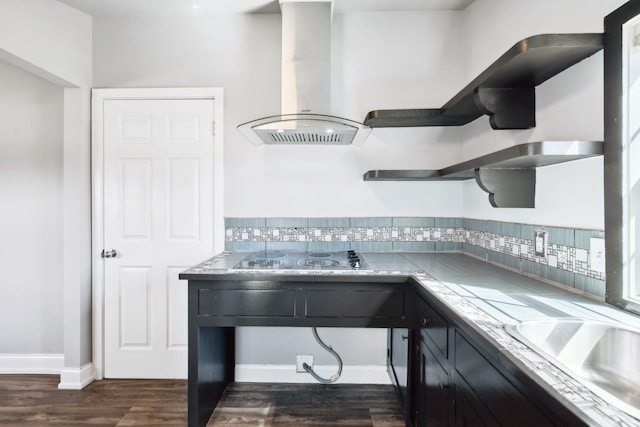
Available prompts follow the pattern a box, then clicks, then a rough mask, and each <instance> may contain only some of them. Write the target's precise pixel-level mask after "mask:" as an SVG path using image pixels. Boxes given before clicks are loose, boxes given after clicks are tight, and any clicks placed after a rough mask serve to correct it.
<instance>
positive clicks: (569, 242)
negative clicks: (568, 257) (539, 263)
mask: <svg viewBox="0 0 640 427" xmlns="http://www.w3.org/2000/svg"><path fill="white" fill-rule="evenodd" d="M545 230H547V231H548V232H549V244H550V245H560V246H573V244H574V242H575V239H574V235H575V231H574V230H573V228H558V227H545Z"/></svg>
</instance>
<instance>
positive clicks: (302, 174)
mask: <svg viewBox="0 0 640 427" xmlns="http://www.w3.org/2000/svg"><path fill="white" fill-rule="evenodd" d="M459 22H460V17H459V14H456V13H452V12H439V13H394V14H382V13H361V14H351V15H345V16H342V15H337V16H336V17H335V18H334V35H333V78H332V84H333V104H334V106H335V110H336V111H335V112H336V113H338V114H342V115H345V116H346V117H348V118H352V119H356V120H363V119H364V117H365V115H366V113H367V112H368V111H370V110H372V109H376V108H402V107H407V106H410V107H414V106H415V107H431V106H435V107H439V106H440V105H442V103H444V101H446V98H447V97H448V96H450V95H449V94H448V93H447V92H449V89H448V88H449V87H450V86H454V87H455V86H458V85H459V84H460V82H461V81H462V77H463V73H462V68H461V67H460V64H461V61H462V58H461V56H460V52H459V51H458V50H457V49H455V46H457V45H458V40H459V34H458V32H457V31H452V29H454V28H458V27H459ZM94 40H95V44H94V67H95V73H94V84H95V85H96V86H98V87H135V86H220V87H223V88H224V90H225V103H226V105H225V121H226V123H225V129H226V132H225V147H224V149H225V215H226V216H229V217H251V216H369V215H372V214H373V215H385V216H389V215H396V216H403V215H406V216H411V215H434V216H436V215H437V216H460V214H461V212H462V205H461V197H452V195H459V196H461V194H462V187H461V185H460V183H447V184H442V185H434V184H433V183H408V184H407V183H371V182H364V181H363V180H362V175H363V174H364V172H366V171H367V170H369V169H390V168H436V167H440V166H444V165H445V164H448V163H450V162H451V161H452V160H453V161H455V160H457V159H459V157H460V155H461V152H460V148H459V142H460V133H459V130H457V129H428V128H421V129H405V130H394V131H389V130H388V129H375V130H374V131H373V132H372V134H371V135H370V136H369V138H368V140H367V141H366V142H365V144H364V145H363V146H362V147H358V146H338V147H336V146H334V147H300V146H290V147H286V146H264V145H262V146H255V145H253V144H252V143H251V142H249V141H247V140H246V139H244V137H243V136H242V135H240V134H239V133H238V132H237V131H236V129H235V128H236V126H237V125H238V124H240V123H243V122H246V121H249V120H253V119H256V118H259V117H263V116H266V115H273V114H278V113H279V111H280V58H281V54H280V15H273V14H271V15H264V14H263V15H227V16H209V17H207V16H200V17H198V16H181V17H131V18H127V19H119V18H100V19H96V20H95V22H94ZM415 40H421V41H422V40H424V42H421V43H419V44H418V43H415V42H414V41H415ZM431 81H437V82H438V84H437V85H433V86H432V85H430V84H429V83H430V82H431ZM420 82H422V85H423V87H419V86H418V88H419V89H418V90H416V85H417V84H419V83H420Z"/></svg>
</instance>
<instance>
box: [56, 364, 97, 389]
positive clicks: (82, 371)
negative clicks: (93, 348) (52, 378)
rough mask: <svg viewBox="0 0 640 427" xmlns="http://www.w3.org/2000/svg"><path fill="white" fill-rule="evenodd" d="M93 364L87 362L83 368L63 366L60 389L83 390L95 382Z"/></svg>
mask: <svg viewBox="0 0 640 427" xmlns="http://www.w3.org/2000/svg"><path fill="white" fill-rule="evenodd" d="M93 380H94V377H93V365H92V364H91V363H87V364H86V365H84V366H83V367H81V368H63V369H62V370H61V371H60V384H58V388H59V389H65V390H81V389H83V388H85V387H86V386H87V385H89V384H90V383H91V382H93Z"/></svg>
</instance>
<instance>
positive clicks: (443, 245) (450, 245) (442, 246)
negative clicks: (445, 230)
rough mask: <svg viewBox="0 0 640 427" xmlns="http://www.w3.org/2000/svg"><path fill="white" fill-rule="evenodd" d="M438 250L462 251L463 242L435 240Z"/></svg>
mask: <svg viewBox="0 0 640 427" xmlns="http://www.w3.org/2000/svg"><path fill="white" fill-rule="evenodd" d="M435 243H436V247H435V251H436V252H441V251H442V252H445V251H446V252H451V251H461V250H462V242H435Z"/></svg>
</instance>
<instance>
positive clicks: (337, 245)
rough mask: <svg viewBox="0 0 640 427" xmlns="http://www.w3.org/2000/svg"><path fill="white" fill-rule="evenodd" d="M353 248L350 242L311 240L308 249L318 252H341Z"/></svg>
mask: <svg viewBox="0 0 640 427" xmlns="http://www.w3.org/2000/svg"><path fill="white" fill-rule="evenodd" d="M349 249H351V243H350V242H309V243H308V244H307V250H309V251H317V252H339V251H348V250H349Z"/></svg>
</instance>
